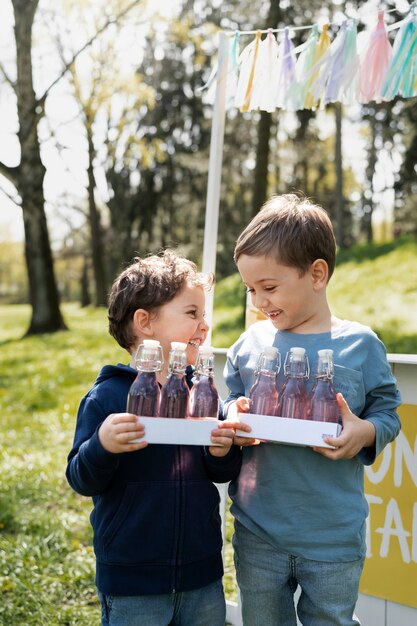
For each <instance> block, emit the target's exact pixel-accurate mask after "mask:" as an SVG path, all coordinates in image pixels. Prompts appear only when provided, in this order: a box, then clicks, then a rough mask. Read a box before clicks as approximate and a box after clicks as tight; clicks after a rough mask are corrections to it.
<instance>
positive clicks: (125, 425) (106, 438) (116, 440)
mask: <svg viewBox="0 0 417 626" xmlns="http://www.w3.org/2000/svg"><path fill="white" fill-rule="evenodd" d="M144 434H145V427H144V425H143V424H140V423H139V422H138V418H137V416H136V415H133V414H132V413H112V414H111V415H109V416H108V417H106V419H105V420H104V422H103V423H102V425H101V426H100V428H99V431H98V438H99V440H100V443H101V445H102V446H103V448H104V449H105V450H107V451H108V452H113V453H114V454H117V453H120V452H133V451H134V450H142V448H145V447H146V446H147V445H148V444H147V442H146V441H141V442H139V443H131V442H132V439H142V438H143V436H144Z"/></svg>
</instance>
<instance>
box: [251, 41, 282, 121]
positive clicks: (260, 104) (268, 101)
mask: <svg viewBox="0 0 417 626" xmlns="http://www.w3.org/2000/svg"><path fill="white" fill-rule="evenodd" d="M278 50H279V48H278V42H277V40H276V38H275V36H274V34H273V32H272V29H269V30H268V33H267V36H266V39H264V40H263V41H262V42H261V44H260V46H259V57H258V62H259V64H258V67H259V72H258V76H257V77H256V78H255V79H254V87H253V92H252V100H251V109H252V110H253V109H260V110H261V111H268V112H272V111H274V110H275V108H276V104H275V94H276V92H277V89H278V79H279V60H278Z"/></svg>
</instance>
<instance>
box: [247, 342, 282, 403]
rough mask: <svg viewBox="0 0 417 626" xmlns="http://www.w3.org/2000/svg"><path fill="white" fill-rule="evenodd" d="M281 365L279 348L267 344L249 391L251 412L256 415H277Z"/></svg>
mask: <svg viewBox="0 0 417 626" xmlns="http://www.w3.org/2000/svg"><path fill="white" fill-rule="evenodd" d="M280 365H281V361H280V354H279V350H278V348H275V347H274V346H266V347H265V348H264V349H263V351H262V352H261V356H260V357H259V361H258V366H257V369H256V372H255V382H254V383H253V385H252V387H251V390H250V391H249V401H250V412H251V413H255V414H256V415H277V414H278V413H277V410H278V389H277V373H278V371H279V368H280Z"/></svg>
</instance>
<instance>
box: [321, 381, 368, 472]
mask: <svg viewBox="0 0 417 626" xmlns="http://www.w3.org/2000/svg"><path fill="white" fill-rule="evenodd" d="M336 400H337V404H338V405H339V408H340V412H341V414H342V423H343V429H342V432H341V434H340V435H339V437H325V439H324V441H325V442H326V443H328V444H329V445H330V446H335V448H334V449H333V450H332V449H331V448H313V450H315V451H316V452H319V453H320V454H322V455H323V456H325V457H327V458H328V459H333V460H334V461H336V460H337V459H352V458H353V457H354V456H356V455H357V454H358V452H360V451H361V450H362V448H366V447H369V446H372V445H374V443H375V427H374V425H373V424H372V422H369V421H368V420H362V419H361V418H360V417H358V416H357V415H354V414H353V413H352V411H351V410H350V409H349V407H348V405H347V402H346V400H345V399H344V397H343V396H342V394H341V393H338V394H337V395H336Z"/></svg>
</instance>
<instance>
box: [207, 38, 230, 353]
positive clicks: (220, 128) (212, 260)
mask: <svg viewBox="0 0 417 626" xmlns="http://www.w3.org/2000/svg"><path fill="white" fill-rule="evenodd" d="M228 56H229V38H228V37H227V35H225V33H220V36H219V53H218V69H217V77H216V95H215V101H214V107H213V120H212V124H211V139H210V159H209V171H208V182H207V199H206V216H205V223H204V245H203V264H202V265H203V267H202V271H203V272H204V273H209V272H213V273H214V272H215V271H216V251H217V230H218V221H219V204H220V186H221V175H222V160H223V141H224V125H225V120H226V86H227V64H228ZM213 301H214V293H213V289H212V290H211V291H209V292H207V294H206V319H207V322H208V324H209V325H210V331H209V335H208V337H207V340H206V343H207V344H208V345H210V343H211V329H212V325H213Z"/></svg>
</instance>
